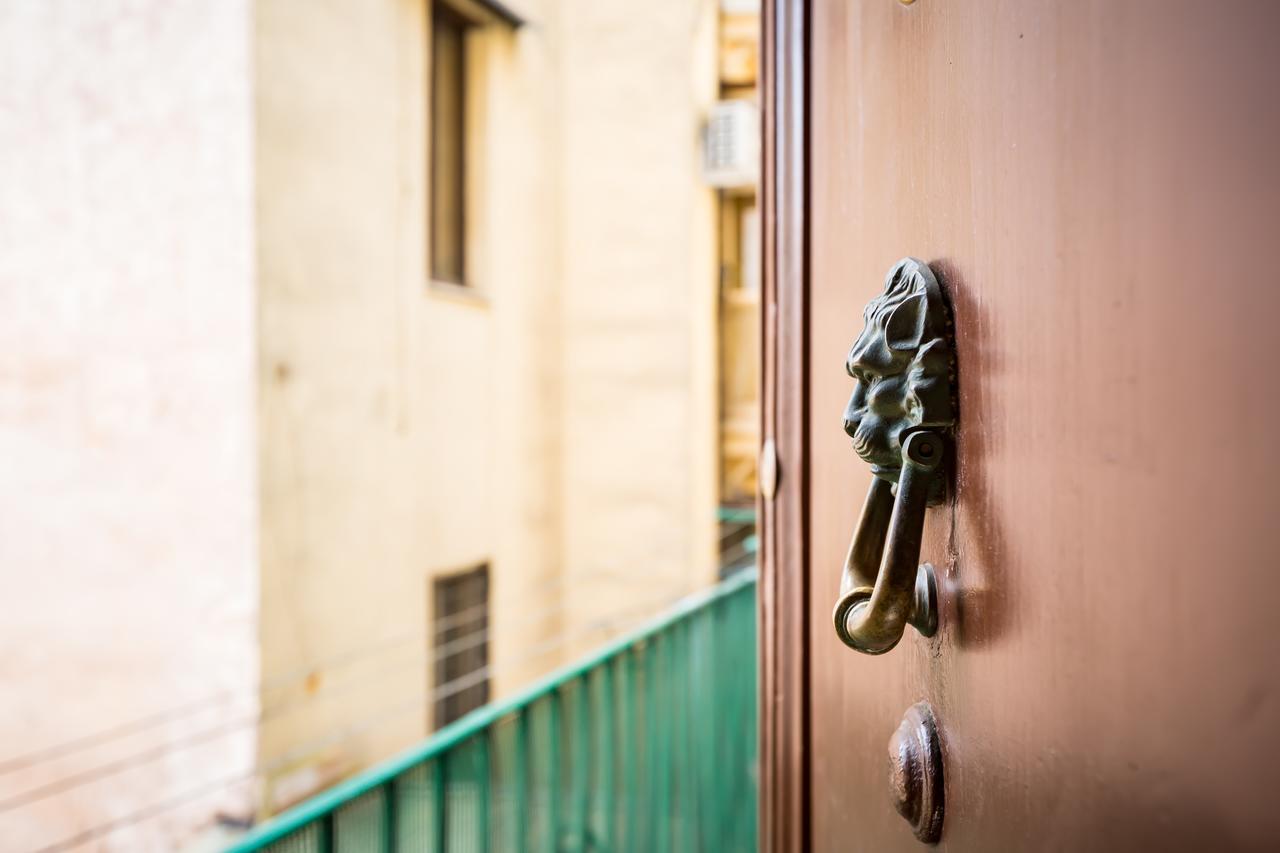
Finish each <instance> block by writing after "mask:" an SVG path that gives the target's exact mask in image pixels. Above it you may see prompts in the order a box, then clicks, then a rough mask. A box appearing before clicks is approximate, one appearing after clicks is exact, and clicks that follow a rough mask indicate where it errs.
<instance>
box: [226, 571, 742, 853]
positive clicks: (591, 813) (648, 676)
mask: <svg viewBox="0 0 1280 853" xmlns="http://www.w3.org/2000/svg"><path fill="white" fill-rule="evenodd" d="M755 591H756V584H755V570H754V569H748V570H746V571H743V572H741V573H739V574H737V575H735V576H734V577H732V578H730V579H728V580H726V581H723V582H722V583H721V584H720V585H719V586H717V587H715V588H714V589H712V590H711V591H709V592H708V593H706V594H704V595H701V596H698V597H695V598H690V599H686V600H685V601H683V602H681V603H680V604H678V605H677V606H676V607H675V608H674V609H673V610H672V611H670V612H668V613H666V614H663V615H662V616H661V617H659V618H658V619H657V620H655V621H654V622H652V623H650V624H649V625H648V626H646V627H644V628H642V629H640V630H639V631H637V632H635V633H633V634H631V635H629V636H627V637H624V638H621V639H619V640H616V641H614V642H612V643H610V644H609V645H607V646H606V647H604V648H602V649H600V650H598V651H597V652H595V653H594V654H592V655H591V656H589V657H588V658H586V659H584V660H582V661H579V662H578V663H577V664H574V665H573V666H569V667H566V668H565V669H562V670H560V671H559V672H556V673H554V674H552V675H551V676H549V677H547V678H546V679H543V680H542V681H540V682H538V683H537V684H535V685H533V686H531V687H529V688H528V689H526V690H524V691H522V692H520V693H519V694H518V695H516V696H513V697H511V698H510V699H507V700H505V701H502V702H496V703H493V704H491V705H487V706H485V707H483V708H480V709H478V710H476V711H473V712H472V713H470V714H468V715H467V716H466V717H463V718H462V719H461V720H458V721H457V722H455V723H452V724H451V725H449V726H446V727H445V728H443V729H441V730H440V731H439V732H437V733H436V734H435V735H433V736H432V737H431V738H429V739H428V740H426V741H425V742H423V743H422V744H420V745H419V746H417V747H415V748H414V749H412V750H410V751H408V752H406V753H404V754H403V755H400V756H398V757H396V758H393V759H391V760H390V761H388V762H386V763H384V764H381V765H379V766H377V767H374V768H372V769H370V770H367V771H365V772H364V773H361V774H360V775H358V776H355V777H353V778H352V779H349V780H347V781H346V782H343V783H342V784H340V785H337V786H336V787H334V788H332V789H330V790H329V791H326V792H324V793H323V794H320V795H319V796H317V797H314V798H313V799H311V800H308V801H307V802H305V803H303V804H302V805H300V806H298V807H296V808H294V809H292V810H291V811H288V812H286V813H284V814H282V815H280V816H279V817H277V818H275V819H273V820H271V821H269V822H267V823H265V824H263V825H262V826H260V827H258V828H257V829H255V830H254V831H253V832H251V833H249V834H248V835H247V836H245V837H244V838H243V839H241V840H240V841H239V842H237V843H236V844H234V845H233V846H232V847H231V848H230V849H229V853H248V851H268V853H313V852H314V853H352V852H353V851H361V853H364V851H369V853H391V851H399V853H405V851H414V853H417V851H449V853H464V851H465V853H471V851H478V853H483V852H484V851H525V850H529V851H534V850H537V851H555V852H556V853H559V851H645V853H648V851H717V853H718V851H751V850H755V849H756V775H755V774H756V627H755V625H756V622H755Z"/></svg>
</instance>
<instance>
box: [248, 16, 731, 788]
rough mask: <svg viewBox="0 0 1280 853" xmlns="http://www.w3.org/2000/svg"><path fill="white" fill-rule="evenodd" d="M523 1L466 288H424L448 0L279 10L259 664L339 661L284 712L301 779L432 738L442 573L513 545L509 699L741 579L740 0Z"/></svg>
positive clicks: (486, 155)
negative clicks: (736, 184)
mask: <svg viewBox="0 0 1280 853" xmlns="http://www.w3.org/2000/svg"><path fill="white" fill-rule="evenodd" d="M510 5H512V6H513V7H517V8H518V9H519V11H520V12H522V13H524V14H525V15H526V16H527V17H528V18H529V20H530V24H529V25H528V26H526V27H523V28H520V29H518V30H512V29H510V28H507V27H505V26H502V25H494V26H489V27H486V28H484V29H483V31H481V32H480V34H478V35H477V36H475V37H474V38H473V43H472V48H473V60H472V62H473V71H474V76H473V84H472V87H471V92H470V94H469V98H470V102H469V107H470V109H471V111H472V115H473V117H474V118H475V121H476V124H477V126H476V128H475V129H476V131H477V132H476V133H475V134H474V135H473V141H472V143H471V148H470V150H469V151H468V154H469V162H470V166H471V178H472V181H473V183H472V186H471V188H470V190H471V193H472V199H471V201H472V205H471V209H470V221H469V228H470V232H471V235H472V243H471V246H470V250H471V257H470V258H469V267H470V269H471V270H472V271H473V272H474V279H475V280H474V284H475V288H474V290H473V291H471V292H468V293H459V292H458V291H457V290H456V289H449V288H445V287H439V286H434V285H432V284H431V283H429V282H428V281H427V274H426V270H427V269H428V266H427V264H426V251H427V249H426V245H425V240H424V237H425V234H426V233H427V232H426V222H425V189H426V184H425V182H426V175H425V164H426V142H425V139H426V136H425V134H426V126H425V120H426V117H425V107H426V104H427V95H426V92H425V89H424V87H425V84H426V76H425V68H426V61H427V57H426V56H425V54H424V51H425V46H426V44H427V41H426V39H425V34H426V27H427V21H426V18H425V10H426V8H427V5H426V3H425V1H424V0H341V2H340V1H339V0H334V2H329V3H326V4H323V5H321V4H315V3H314V2H310V0H259V3H258V5H257V13H256V22H255V43H256V51H255V52H256V70H255V86H256V91H257V118H258V133H257V146H256V152H257V154H256V162H257V172H258V185H257V215H258V222H259V231H258V263H259V268H260V295H259V311H260V316H261V324H260V330H259V336H260V349H261V358H260V369H259V384H260V388H261V403H260V412H261V417H260V424H261V446H260V464H261V470H262V489H261V502H262V548H261V560H262V600H263V609H262V641H263V646H262V667H263V671H264V677H265V678H266V680H267V681H268V683H270V682H271V681H272V680H275V679H278V678H280V677H281V675H282V674H288V673H293V672H296V671H298V668H299V665H301V666H302V670H303V671H308V672H310V673H311V677H310V678H309V679H304V680H300V681H298V682H297V683H296V684H294V685H293V686H292V687H290V688H288V689H285V690H280V691H275V692H268V693H267V694H266V695H265V696H264V700H263V701H264V704H265V705H266V706H267V708H268V716H269V717H270V719H269V720H268V721H267V722H266V724H265V725H264V727H263V731H262V738H261V749H260V752H261V755H262V758H263V760H264V762H265V763H266V764H268V765H269V766H277V768H278V771H280V772H277V773H276V774H275V775H276V776H280V775H282V774H283V775H285V776H286V778H285V779H284V780H283V781H284V782H285V784H286V786H288V785H290V784H295V785H296V784H302V783H304V782H306V781H307V773H308V772H310V771H308V770H306V769H303V770H302V773H301V775H295V776H294V777H293V779H292V781H290V780H289V779H288V778H287V776H288V774H287V773H284V771H286V770H289V766H292V765H294V764H297V763H298V762H294V761H292V760H290V759H291V758H297V759H300V762H301V766H302V767H304V768H306V767H310V768H312V769H313V770H314V769H315V768H317V767H320V768H322V769H324V768H323V765H324V764H325V762H329V764H330V765H331V766H329V767H328V768H327V769H328V770H330V771H332V772H335V773H338V772H342V770H343V769H344V767H348V766H356V765H363V764H366V763H368V762H370V761H372V760H374V759H376V758H379V757H381V756H383V755H386V754H388V753H389V752H391V751H394V750H395V749H397V748H399V747H402V746H405V745H407V744H409V743H411V742H413V741H415V740H416V739H417V738H419V737H420V736H421V735H422V734H423V733H424V731H425V730H426V726H427V722H428V714H426V713H424V711H423V706H424V704H425V701H426V698H427V697H426V696H425V695H424V692H425V690H426V686H427V683H428V680H429V678H430V660H429V657H430V656H431V654H433V652H431V650H430V649H429V646H430V641H429V638H428V637H427V631H428V628H429V625H428V621H427V614H428V612H429V611H428V608H429V606H430V602H429V597H428V590H429V586H430V578H431V577H432V576H434V575H438V574H440V573H444V572H449V571H452V570H456V569H461V568H466V567H468V566H469V565H472V564H474V563H476V562H481V561H488V562H489V563H490V565H491V596H492V600H493V605H494V606H493V617H492V618H493V634H492V645H491V646H490V655H491V659H492V660H493V665H494V669H495V672H494V677H495V689H496V691H497V692H499V693H501V692H506V691H509V690H510V689H512V688H513V687H514V686H516V685H518V684H520V683H523V682H524V681H526V680H527V679H528V678H529V677H530V676H531V675H532V674H535V673H537V672H540V671H545V670H546V669H548V668H550V667H552V666H555V665H557V664H559V663H561V662H563V661H564V660H566V659H567V656H569V655H571V654H574V653H577V652H578V651H580V650H581V649H582V648H585V647H587V646H590V645H595V644H597V643H599V642H601V641H602V640H603V639H605V638H606V637H607V636H608V635H609V633H610V632H611V630H610V629H612V630H616V629H617V628H619V627H622V625H621V624H619V622H618V620H619V619H622V618H624V617H625V618H626V619H627V620H628V621H627V622H626V624H627V625H630V624H633V623H634V621H635V620H636V619H637V618H639V617H641V616H643V615H644V612H645V610H646V609H647V610H648V611H649V612H652V611H653V610H656V609H659V608H660V606H661V605H662V604H663V603H665V602H666V601H668V600H670V599H671V598H672V597H673V596H675V595H677V594H678V593H679V592H681V591H684V590H686V589H688V588H691V587H693V586H696V585H701V584H705V583H706V582H707V581H709V579H710V578H711V577H712V576H713V574H714V565H713V552H714V506H715V466H716V462H715V430H716V426H715V409H714V407H715V399H716V395H715V390H714V385H713V382H714V359H715V335H714V327H715V319H714V313H713V312H714V304H715V303H714V299H715V233H714V219H713V211H714V208H713V198H712V195H711V193H710V192H709V191H708V190H706V189H705V188H703V187H702V186H701V184H700V181H699V178H698V170H697V165H698V159H697V158H698V133H699V119H700V115H701V110H702V109H703V108H704V106H705V105H706V104H707V103H709V101H710V99H711V98H712V97H714V89H715V59H714V43H715V30H714V23H715V18H714V11H715V10H714V4H689V3H686V2H684V0H661V2H654V3H652V4H650V5H651V7H652V8H650V9H647V10H645V11H644V13H643V14H638V13H637V10H636V7H635V5H634V4H632V3H628V2H625V0H609V2H594V3H587V2H570V0H539V2H533V0H526V2H522V3H511V4H510ZM703 6H705V7H707V8H705V9H704V8H702V7H703ZM695 7H696V8H695ZM602 623H607V624H602ZM382 639H386V640H388V642H389V645H388V647H387V648H379V650H378V651H376V652H371V653H365V654H363V656H358V657H356V658H354V659H352V657H351V656H350V655H347V656H346V658H345V660H346V662H345V663H343V664H342V665H341V666H326V665H325V664H324V661H326V660H328V659H331V658H334V657H335V656H336V657H342V656H343V655H344V654H345V653H346V652H347V651H348V650H352V649H364V648H366V647H368V646H369V645H371V644H376V643H377V642H379V641H380V640H382ZM282 703H283V705H284V706H285V707H287V708H289V709H290V710H288V711H287V712H282V713H280V714H279V715H277V716H272V714H271V711H270V709H271V708H272V707H274V706H278V705H281V704H282ZM370 721H372V722H370ZM334 733H337V734H336V736H335V735H334ZM287 765H288V766H287Z"/></svg>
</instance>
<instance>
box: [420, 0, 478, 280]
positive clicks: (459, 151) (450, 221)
mask: <svg viewBox="0 0 1280 853" xmlns="http://www.w3.org/2000/svg"><path fill="white" fill-rule="evenodd" d="M470 26H471V23H470V22H469V21H467V20H466V19H465V18H463V17H461V16H460V15H458V14H457V13H456V12H454V11H453V10H451V9H449V8H448V7H447V6H445V5H443V4H441V3H439V2H437V3H434V4H432V13H431V116H430V120H431V139H430V145H431V154H430V159H431V169H430V176H429V179H430V182H431V188H430V199H431V210H430V212H429V214H430V219H431V221H430V225H429V228H430V231H431V233H430V246H431V277H432V279H434V280H436V281H447V282H452V283H453V284H465V283H466V129H467V127H466V126H467V103H466V102H467V73H466V72H467V29H468V28H469V27H470Z"/></svg>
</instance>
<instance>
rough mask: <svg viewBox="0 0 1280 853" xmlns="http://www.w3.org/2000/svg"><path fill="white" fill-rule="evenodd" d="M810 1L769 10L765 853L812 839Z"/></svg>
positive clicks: (779, 3)
mask: <svg viewBox="0 0 1280 853" xmlns="http://www.w3.org/2000/svg"><path fill="white" fill-rule="evenodd" d="M809 21H810V9H809V0H765V3H764V14H763V18H762V23H763V50H762V66H763V71H764V75H763V78H764V122H763V135H764V138H763V140H762V142H763V147H762V150H763V152H764V163H763V187H762V200H763V204H762V210H763V229H764V234H763V241H762V242H763V246H764V266H763V270H764V289H763V297H764V298H763V303H762V304H763V309H764V310H762V311H761V324H762V328H761V340H762V342H763V350H762V356H763V361H764V363H763V365H762V372H761V375H762V376H763V382H764V387H763V389H762V395H761V403H762V405H761V429H760V435H761V437H762V450H761V483H762V484H763V488H762V490H761V496H760V497H759V498H758V501H759V511H758V517H759V518H760V537H761V540H760V542H761V547H760V582H759V591H760V595H759V602H760V603H759V607H760V613H759V619H760V634H759V636H760V806H759V809H760V849H761V850H762V851H765V853H770V851H772V853H800V851H805V850H808V849H810V837H809V825H810V820H809V779H810V773H809V695H810V691H809V653H808V649H809V619H808V601H809V521H808V501H809V448H808V435H809V402H808V398H809V394H808V373H809V371H808V361H809V354H808V353H809V336H808V325H809V324H808V303H809V226H808V210H809V175H808V161H809V157H808V150H809V73H810V71H809V43H810V39H809Z"/></svg>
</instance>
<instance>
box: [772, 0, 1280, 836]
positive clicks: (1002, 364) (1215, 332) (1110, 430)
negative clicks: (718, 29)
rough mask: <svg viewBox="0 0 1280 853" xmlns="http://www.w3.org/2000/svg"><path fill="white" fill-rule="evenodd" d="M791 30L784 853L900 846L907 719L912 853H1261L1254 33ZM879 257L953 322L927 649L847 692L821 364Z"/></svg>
mask: <svg viewBox="0 0 1280 853" xmlns="http://www.w3.org/2000/svg"><path fill="white" fill-rule="evenodd" d="M776 5H777V4H775V7H776ZM811 11H812V19H811V21H810V22H809V32H810V38H811V54H810V66H809V74H810V76H809V80H808V93H809V107H810V113H809V124H808V140H809V146H808V163H807V168H808V176H809V190H810V194H809V198H808V215H807V219H805V220H804V221H805V224H806V227H807V235H808V239H809V241H810V244H809V254H808V282H809V290H808V293H807V298H808V306H807V314H806V317H807V321H806V326H805V328H806V330H807V347H808V349H807V353H806V356H807V358H806V360H804V361H802V362H797V361H795V360H792V361H791V362H789V365H790V366H789V368H787V369H780V370H779V371H777V372H775V373H774V374H773V376H774V379H773V380H772V381H773V382H775V383H778V384H782V383H791V382H794V383H799V386H798V387H802V388H804V389H805V402H806V404H807V421H805V422H806V423H807V443H806V444H805V445H804V449H805V450H806V451H807V460H806V461H807V465H806V468H805V470H806V476H807V492H808V497H807V501H806V502H805V503H804V505H803V510H804V512H805V514H806V517H805V520H804V521H797V522H796V524H799V525H801V527H802V529H805V530H806V535H807V550H806V553H805V560H804V563H803V565H804V566H806V567H807V578H808V601H809V612H808V623H809V630H808V643H809V647H808V648H809V655H808V661H807V666H808V667H809V669H808V691H809V692H808V696H807V698H808V701H809V730H808V735H807V737H808V761H809V773H810V787H809V792H808V793H809V796H810V798H811V799H810V802H809V809H810V810H811V814H810V816H809V820H810V822H811V824H810V831H811V842H812V848H813V849H816V850H819V851H828V850H829V851H862V850H865V851H877V853H878V852H879V851H893V850H914V849H918V848H919V847H920V845H919V843H918V842H917V841H916V840H915V839H914V838H913V836H912V835H911V832H910V830H909V828H908V826H907V825H906V823H905V822H904V821H903V820H902V819H901V818H900V817H899V816H898V815H897V814H896V813H895V812H894V811H893V808H892V807H891V805H890V802H889V792H888V784H887V779H886V777H887V771H886V759H885V751H886V744H887V741H888V739H889V736H890V735H891V733H892V732H893V731H894V729H895V728H896V727H897V725H898V722H899V721H900V719H901V718H902V714H903V713H904V711H906V709H907V708H908V707H909V706H910V705H912V704H913V703H915V702H916V701H918V700H922V699H923V700H927V701H928V702H929V703H930V704H931V705H932V706H933V708H934V710H935V712H936V714H937V718H938V722H939V724H940V727H941V732H942V737H943V742H944V754H945V766H946V802H947V811H946V819H945V824H944V829H943V838H942V842H941V844H940V847H939V849H943V850H950V851H972V853H978V851H983V853H990V851H1023V850H1063V851H1068V850H1069V851H1078V850H1126V851H1127V850H1135V851H1138V850H1140V851H1145V850H1162V851H1170V850H1195V851H1207V850H1214V851H1225V850H1267V849H1275V844H1276V839H1277V838H1280V809H1277V808H1276V807H1275V805H1274V802H1273V801H1274V798H1275V796H1276V793H1277V792H1280V634H1278V628H1280V619H1277V617H1276V608H1277V604H1280V579H1278V578H1277V572H1278V571H1280V558H1278V557H1277V554H1278V553H1280V552H1278V551H1277V547H1278V546H1280V535H1278V533H1280V526H1278V525H1277V524H1276V522H1275V520H1274V517H1275V508H1276V506H1277V498H1276V496H1275V489H1276V484H1277V483H1278V482H1280V447H1278V446H1277V439H1276V428H1275V425H1276V423H1277V417H1278V416H1280V402H1278V401H1280V382H1278V381H1277V371H1280V355H1278V351H1277V348H1276V341H1277V340H1278V339H1280V333H1278V332H1277V328H1278V327H1277V323H1278V322H1280V280H1278V279H1280V274H1278V273H1277V272H1276V265H1275V263H1274V262H1273V259H1272V258H1271V252H1272V251H1273V244H1274V243H1275V240H1276V235H1277V234H1278V233H1280V228H1278V227H1277V226H1280V217H1278V214H1277V211H1280V164H1278V163H1277V151H1278V150H1280V148H1278V147H1277V142H1278V141H1280V121H1278V120H1277V116H1278V114H1280V111H1278V109H1277V94H1276V92H1277V90H1278V87H1280V51H1277V50H1276V49H1275V43H1276V38H1277V35H1280V4H1276V3H1268V2H1246V0H1239V2H1222V3H1219V2H1208V0H1204V2H1181V0H1159V1H1157V0H1137V1H1136V2H1125V3H1116V2H1103V0H1073V2H1071V3H1062V2H1058V0H1021V2H992V3H978V2H964V3H960V2H954V0H953V2H943V0H917V2H915V3H914V4H912V5H903V4H901V3H900V2H897V0H813V2H812V4H811ZM774 49H775V50H776V49H777V47H776V46H775V48H774ZM785 130H786V129H785V128H779V127H776V126H775V127H774V128H773V129H772V131H771V132H772V133H773V134H774V135H775V136H776V135H778V134H781V133H784V132H785ZM779 227H784V226H782V225H780V226H779ZM905 255H915V256H917V257H920V258H922V259H925V260H926V261H928V262H929V263H930V264H931V266H932V267H933V269H934V271H935V272H936V274H937V275H938V278H939V280H940V281H941V283H942V286H943V288H944V289H945V291H946V292H947V294H948V297H949V299H950V300H951V303H952V307H953V310H954V315H955V323H956V330H957V332H956V334H957V341H956V345H957V359H958V368H959V386H960V410H959V411H960V421H959V423H960V426H959V433H958V451H957V455H958V471H957V473H956V476H955V482H954V485H953V490H952V496H951V500H950V501H949V503H948V504H947V505H945V506H943V507H940V508H938V509H934V510H931V511H930V514H929V519H928V521H927V523H926V531H925V546H924V554H923V555H922V558H923V559H927V560H929V561H930V562H932V563H934V564H935V565H936V566H937V567H938V568H939V572H940V583H941V586H942V622H941V630H940V632H939V634H938V636H937V637H935V638H934V639H933V640H925V639H923V638H921V637H919V636H918V635H916V634H915V633H914V632H911V631H908V636H907V637H906V638H904V640H903V642H902V643H901V645H899V647H898V648H897V649H895V650H894V651H892V652H891V653H889V654H887V655H884V656H882V657H874V658H873V657H865V656H861V655H858V654H856V653H855V652H852V651H851V650H849V649H847V648H846V647H844V646H843V645H841V644H840V642H839V641H838V640H837V639H836V636H835V634H834V631H833V630H832V629H831V627H830V615H831V607H832V604H833V602H834V599H835V594H836V590H837V585H838V578H839V571H840V567H841V562H842V559H843V556H844V551H845V548H846V547H847V545H848V541H849V535H850V532H851V530H852V527H853V524H854V521H855V519H856V517H857V514H858V511H859V509H860V506H861V501H862V498H863V495H864V494H865V493H866V487H867V484H868V477H869V473H868V472H867V470H866V468H865V466H864V465H863V464H862V463H861V462H860V461H859V460H858V458H857V457H856V455H855V454H854V452H853V450H852V449H851V448H850V446H849V440H848V438H847V437H846V436H845V435H844V433H843V431H842V429H841V419H840V415H841V412H842V410H843V406H844V403H845V400H846V398H847V396H848V394H849V391H850V388H851V380H850V379H849V378H848V377H847V376H846V375H845V374H844V358H845V355H846V352H847V349H848V347H849V345H850V344H851V342H852V341H853V339H854V338H855V337H856V335H857V333H858V331H859V329H860V328H861V323H862V320H861V311H862V307H863V306H864V305H865V304H866V303H867V301H869V300H870V299H871V298H872V297H873V296H874V295H876V293H877V292H878V291H879V290H880V289H881V287H882V284H883V276H884V273H885V272H886V271H887V270H888V269H889V267H890V266H891V265H892V264H893V263H894V262H895V261H896V260H898V259H899V258H900V257H902V256H905ZM797 423H798V421H796V420H794V419H793V420H789V421H786V422H785V424H784V425H783V427H782V429H783V430H784V432H783V433H782V434H780V435H779V439H778V440H779V441H780V442H781V443H788V442H795V441H796V439H795V437H794V436H790V437H789V436H787V435H786V434H785V429H786V428H787V427H788V426H789V427H790V428H792V429H794V428H795V427H796V426H797ZM788 461H791V460H788ZM788 529H793V528H788ZM777 547H781V548H787V547H800V546H794V545H789V544H788V543H787V542H783V541H779V542H778V543H777ZM775 559H779V558H775ZM784 562H785V559H784ZM773 665H774V666H778V667H780V666H783V665H785V662H779V661H778V660H777V659H776V658H775V659H774V662H773ZM766 666H768V662H766ZM766 679H768V674H767V673H766ZM765 701H766V702H768V701H769V698H768V697H766V700H765ZM766 807H767V806H766ZM771 849H774V850H782V849H791V848H783V847H779V846H776V845H775V846H774V847H773V848H771Z"/></svg>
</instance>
